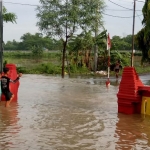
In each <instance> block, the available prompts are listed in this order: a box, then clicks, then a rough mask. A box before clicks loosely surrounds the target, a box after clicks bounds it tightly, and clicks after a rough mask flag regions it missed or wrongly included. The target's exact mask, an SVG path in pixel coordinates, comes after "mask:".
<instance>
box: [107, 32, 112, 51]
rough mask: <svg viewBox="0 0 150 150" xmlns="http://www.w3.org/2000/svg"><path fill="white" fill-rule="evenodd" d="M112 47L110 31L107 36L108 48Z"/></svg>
mask: <svg viewBox="0 0 150 150" xmlns="http://www.w3.org/2000/svg"><path fill="white" fill-rule="evenodd" d="M110 48H111V41H110V36H109V33H108V36H107V50H108V49H110Z"/></svg>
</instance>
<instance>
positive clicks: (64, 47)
mask: <svg viewBox="0 0 150 150" xmlns="http://www.w3.org/2000/svg"><path fill="white" fill-rule="evenodd" d="M66 46H67V42H66V41H64V43H63V57H62V72H61V76H62V78H64V70H65V55H66Z"/></svg>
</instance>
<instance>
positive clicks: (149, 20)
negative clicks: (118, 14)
mask: <svg viewBox="0 0 150 150" xmlns="http://www.w3.org/2000/svg"><path fill="white" fill-rule="evenodd" d="M142 12H143V21H142V23H143V25H144V28H143V29H141V30H140V31H139V32H138V33H137V35H136V36H135V41H136V43H137V45H138V47H139V49H140V50H141V51H142V63H143V62H144V61H150V57H149V51H150V42H149V41H150V0H145V4H144V6H143V9H142Z"/></svg>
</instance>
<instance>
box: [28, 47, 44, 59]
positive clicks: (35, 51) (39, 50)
mask: <svg viewBox="0 0 150 150" xmlns="http://www.w3.org/2000/svg"><path fill="white" fill-rule="evenodd" d="M31 50H32V54H33V56H34V57H35V58H38V59H39V58H40V57H42V55H43V50H42V47H41V46H39V45H34V46H32V47H31Z"/></svg>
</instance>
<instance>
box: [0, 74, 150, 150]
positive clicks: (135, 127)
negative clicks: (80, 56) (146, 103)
mask: <svg viewBox="0 0 150 150" xmlns="http://www.w3.org/2000/svg"><path fill="white" fill-rule="evenodd" d="M140 78H141V80H142V81H143V83H144V84H147V85H150V78H149V75H144V76H140ZM110 80H111V85H110V88H109V89H107V88H106V86H105V81H106V79H105V78H96V79H94V78H88V79H87V78H81V77H78V78H65V79H61V78H60V77H52V76H43V75H24V76H23V77H22V78H21V80H20V87H19V93H18V102H12V103H11V107H9V108H5V107H4V102H1V103H0V150H115V149H116V150H130V149H132V150H145V149H146V150H149V149H150V117H149V116H143V115H124V114H118V113H117V109H118V105H117V97H116V94H117V92H118V87H119V85H118V83H116V81H115V79H114V78H111V79H110Z"/></svg>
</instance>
